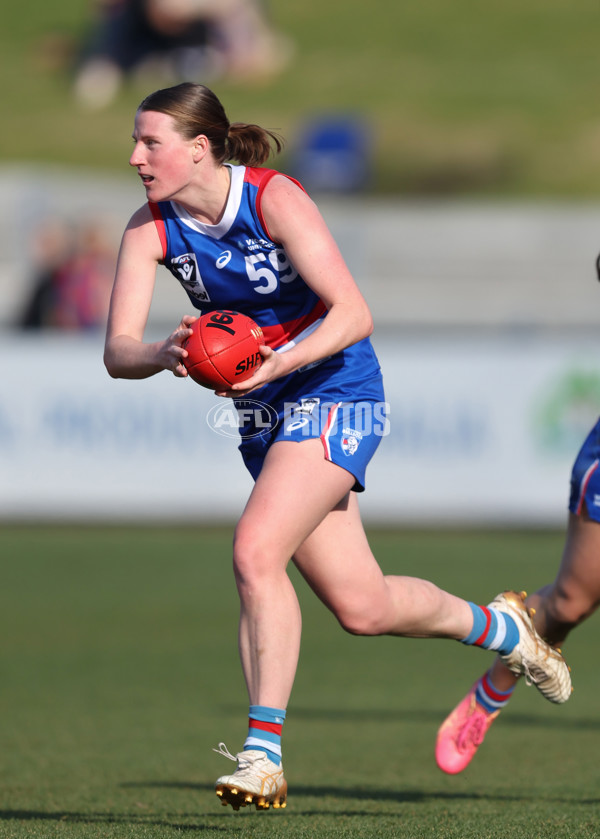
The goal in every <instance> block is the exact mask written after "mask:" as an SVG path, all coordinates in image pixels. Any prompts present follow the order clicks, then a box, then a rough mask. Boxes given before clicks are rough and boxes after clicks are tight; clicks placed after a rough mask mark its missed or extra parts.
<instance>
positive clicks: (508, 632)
mask: <svg viewBox="0 0 600 839" xmlns="http://www.w3.org/2000/svg"><path fill="white" fill-rule="evenodd" d="M469 606H470V607H471V611H472V613H473V629H472V630H471V631H470V632H469V634H468V635H467V637H466V638H463V639H462V643H463V644H468V645H470V646H471V645H473V646H476V647H483V648H484V649H485V650H496V652H498V653H500V655H507V654H508V653H510V652H512V651H513V650H514V648H515V647H516V645H517V644H518V642H519V630H518V627H517V624H516V623H515V622H514V620H513V618H512V617H511V616H510V615H509V614H508V613H507V612H500V611H499V610H498V609H490V608H489V606H477V605H476V604H475V603H469Z"/></svg>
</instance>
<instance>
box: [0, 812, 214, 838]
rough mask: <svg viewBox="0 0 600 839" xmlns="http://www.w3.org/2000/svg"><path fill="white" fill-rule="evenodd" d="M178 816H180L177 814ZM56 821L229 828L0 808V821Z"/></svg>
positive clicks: (111, 815)
mask: <svg viewBox="0 0 600 839" xmlns="http://www.w3.org/2000/svg"><path fill="white" fill-rule="evenodd" d="M178 818H182V816H181V814H178ZM184 818H190V819H197V818H198V813H190V814H189V816H184ZM3 821H5V822H10V821H19V822H28V821H31V822H36V821H43V822H57V823H60V824H89V825H92V824H106V825H109V824H112V825H140V826H145V827H157V828H163V829H164V828H171V829H173V830H177V831H180V832H189V831H196V832H198V831H212V832H219V833H222V832H224V831H227V830H230V828H225V827H215V826H213V825H207V824H201V823H198V822H196V823H195V824H192V823H189V824H185V823H182V822H175V821H168V820H167V819H156V818H151V817H148V818H145V817H144V816H143V815H142V814H138V813H77V812H73V811H70V810H64V811H61V810H57V811H54V810H51V811H47V812H46V811H43V810H0V822H3Z"/></svg>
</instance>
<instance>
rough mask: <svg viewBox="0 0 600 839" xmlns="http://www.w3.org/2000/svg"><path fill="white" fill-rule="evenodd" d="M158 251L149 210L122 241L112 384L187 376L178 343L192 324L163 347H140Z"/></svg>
mask: <svg viewBox="0 0 600 839" xmlns="http://www.w3.org/2000/svg"><path fill="white" fill-rule="evenodd" d="M161 259H162V246H161V243H160V238H159V236H158V231H157V230H156V225H155V224H154V220H153V218H152V214H151V212H150V208H149V207H148V205H147V204H145V205H144V206H143V207H141V208H140V209H139V210H138V211H137V212H136V213H134V215H133V216H132V217H131V220H130V221H129V224H128V225H127V227H126V229H125V232H124V234H123V238H122V241H121V248H120V250H119V259H118V261H117V270H116V274H115V281H114V285H113V290H112V295H111V301H110V309H109V314H108V324H107V329H106V342H105V346H104V364H105V366H106V369H107V370H108V372H109V374H110V375H111V376H112V377H113V378H115V379H146V378H148V377H149V376H153V375H155V374H156V373H160V372H161V370H170V371H171V372H172V373H174V374H175V375H176V376H181V377H183V376H187V370H186V369H185V367H184V366H183V358H184V356H185V355H186V352H185V350H184V349H183V348H182V346H181V345H182V343H183V341H184V340H185V338H187V337H188V335H190V334H191V329H189V328H188V326H189V324H190V323H193V322H194V320H195V319H196V318H194V317H192V316H187V315H184V317H183V318H182V320H181V323H180V324H179V326H178V327H177V329H175V330H174V332H172V333H171V335H169V337H168V338H167V339H166V340H165V341H156V342H154V343H144V331H145V329H146V323H147V321H148V315H149V313H150V305H151V303H152V294H153V292H154V284H155V281H156V268H157V265H158V263H159V261H160V260H161Z"/></svg>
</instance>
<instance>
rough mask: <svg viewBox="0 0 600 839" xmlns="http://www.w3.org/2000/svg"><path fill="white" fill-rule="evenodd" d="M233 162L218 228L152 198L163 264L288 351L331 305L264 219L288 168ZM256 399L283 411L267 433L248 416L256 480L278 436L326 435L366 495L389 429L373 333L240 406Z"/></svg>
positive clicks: (200, 298)
mask: <svg viewBox="0 0 600 839" xmlns="http://www.w3.org/2000/svg"><path fill="white" fill-rule="evenodd" d="M227 166H228V168H229V171H230V173H231V186H230V190H229V195H228V199H227V204H226V207H225V212H224V213H223V217H222V219H221V220H220V221H219V223H218V224H215V225H211V224H205V223H203V222H200V221H198V220H197V219H195V218H193V216H191V215H190V214H189V213H188V212H187V211H186V210H185V209H184V207H182V206H181V205H179V204H177V203H176V202H175V201H161V202H159V203H156V204H155V203H149V207H150V210H151V212H152V215H153V218H154V221H155V224H156V227H157V231H158V234H159V237H160V240H161V243H162V250H163V258H162V264H164V265H165V267H166V268H167V269H168V270H169V271H170V272H171V274H173V276H174V277H175V278H176V279H177V280H178V281H179V283H180V284H181V286H182V288H183V289H184V291H185V292H186V293H187V295H188V297H189V300H190V302H191V303H192V305H193V306H194V307H195V308H196V309H198V310H199V312H200V313H201V314H205V313H207V312H211V311H214V310H216V309H230V310H235V311H239V312H243V313H244V314H246V315H248V316H249V317H251V318H252V319H253V320H255V321H256V323H258V324H259V326H260V327H261V328H262V330H263V333H264V337H265V342H266V343H267V344H268V345H269V346H270V347H272V348H273V349H274V350H275V351H277V352H285V351H286V350H287V349H289V348H291V347H293V346H295V345H296V344H297V343H299V342H300V341H302V340H303V338H305V337H306V336H307V335H309V334H310V333H311V332H312V331H313V330H315V329H316V328H317V327H318V326H319V324H320V323H321V321H322V319H323V318H324V317H325V315H326V312H327V310H326V307H325V305H324V303H323V302H322V301H321V300H320V299H319V297H318V295H317V294H315V292H314V291H312V290H311V289H310V288H309V286H308V285H307V284H306V283H305V282H304V280H303V279H302V277H301V276H300V275H299V274H298V272H297V271H296V269H295V268H294V266H293V265H292V263H291V262H290V260H289V259H288V258H287V255H286V253H285V251H284V249H283V248H282V247H281V245H280V244H278V243H277V242H275V241H273V239H271V237H270V235H269V231H268V230H267V226H266V224H265V221H264V218H263V216H262V212H261V196H262V192H263V190H264V188H265V187H266V185H267V184H268V182H269V181H270V180H271V178H272V177H273V176H274V175H277V174H280V173H279V172H277V171H276V170H274V169H266V168H259V167H247V166H235V165H232V164H227ZM286 177H287V176H286ZM291 180H294V179H293V178H291ZM294 182H295V183H298V182H297V181H294ZM298 186H301V185H300V184H298ZM250 397H252V401H254V402H256V401H259V402H260V403H262V404H265V405H268V406H269V413H270V415H271V416H274V415H276V416H277V421H276V422H273V423H271V424H270V425H269V428H268V429H261V428H256V427H255V425H254V420H253V419H252V417H253V416H254V414H253V412H251V411H250V412H248V411H242V412H241V414H240V416H243V417H244V418H245V420H244V422H245V424H243V425H241V427H240V429H239V430H240V436H241V440H242V442H241V445H240V451H241V453H242V456H243V458H244V462H245V464H246V466H247V468H248V469H249V471H250V473H251V474H252V476H253V477H254V479H256V478H257V477H258V474H259V473H260V469H261V467H262V462H263V460H264V457H265V455H266V452H267V450H268V448H269V447H270V445H271V444H272V443H273V442H275V441H276V440H293V441H296V442H301V441H302V440H306V439H310V438H314V437H319V438H320V439H321V441H322V443H323V452H324V456H325V457H326V458H327V459H328V460H331V461H332V462H334V463H337V464H338V465H339V466H341V467H342V468H344V469H346V470H347V471H349V472H350V473H351V474H352V475H353V476H354V477H355V481H356V482H355V485H354V489H355V490H356V491H362V490H363V489H364V484H365V470H366V466H367V463H368V462H369V460H370V459H371V457H372V456H373V454H374V452H375V449H376V448H377V446H378V445H379V442H380V441H381V437H382V436H383V435H385V434H386V433H387V417H386V406H385V403H384V393H383V384H382V378H381V371H380V368H379V363H378V360H377V357H376V355H375V352H374V350H373V347H372V345H371V342H370V340H369V339H368V338H365V339H363V340H361V341H359V342H357V343H356V344H353V345H352V346H350V347H347V348H346V349H344V350H342V351H341V352H339V353H336V354H335V355H333V356H330V357H329V358H326V359H323V360H321V361H318V362H316V363H313V364H311V365H307V367H305V368H301V369H300V370H297V371H295V372H294V373H291V374H289V375H288V376H285V377H283V378H280V379H277V380H276V381H274V382H271V383H269V384H267V385H265V386H263V387H262V388H260V389H258V390H256V391H253V392H252V393H251V394H249V396H248V397H242V398H240V399H235V400H234V402H235V404H236V406H238V408H240V407H243V406H244V403H247V402H248V401H249V399H250Z"/></svg>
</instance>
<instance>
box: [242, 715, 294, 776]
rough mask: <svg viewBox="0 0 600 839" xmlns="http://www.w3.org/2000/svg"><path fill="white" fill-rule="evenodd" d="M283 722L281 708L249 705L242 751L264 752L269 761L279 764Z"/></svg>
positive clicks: (283, 716) (283, 717)
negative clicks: (246, 733)
mask: <svg viewBox="0 0 600 839" xmlns="http://www.w3.org/2000/svg"><path fill="white" fill-rule="evenodd" d="M284 721H285V711H284V710H283V709H281V708H269V707H268V706H267V705H250V711H249V714H248V736H247V737H246V741H245V743H244V751H247V750H248V749H260V751H263V752H266V753H267V757H268V758H269V760H271V761H273V763H275V764H277V766H279V765H280V764H281V731H282V729H283V723H284Z"/></svg>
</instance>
